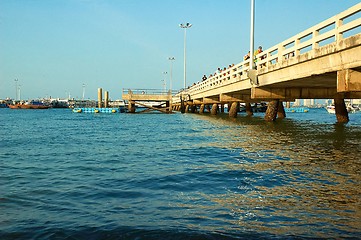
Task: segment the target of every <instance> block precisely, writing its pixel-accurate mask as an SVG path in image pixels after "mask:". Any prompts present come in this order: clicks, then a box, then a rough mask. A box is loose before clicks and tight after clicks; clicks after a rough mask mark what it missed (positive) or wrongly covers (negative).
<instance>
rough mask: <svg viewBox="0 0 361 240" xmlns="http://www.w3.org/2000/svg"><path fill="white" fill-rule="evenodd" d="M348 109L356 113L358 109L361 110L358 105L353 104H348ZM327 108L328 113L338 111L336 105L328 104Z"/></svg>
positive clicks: (349, 111)
mask: <svg viewBox="0 0 361 240" xmlns="http://www.w3.org/2000/svg"><path fill="white" fill-rule="evenodd" d="M346 109H347V112H348V113H355V112H357V111H359V110H360V109H359V108H358V107H356V106H353V105H352V104H347V105H346ZM326 110H327V112H328V113H331V114H335V113H336V110H335V105H328V106H327V107H326Z"/></svg>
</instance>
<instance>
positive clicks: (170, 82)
mask: <svg viewBox="0 0 361 240" xmlns="http://www.w3.org/2000/svg"><path fill="white" fill-rule="evenodd" d="M168 60H169V61H170V80H169V90H170V92H171V94H172V82H173V79H172V78H173V61H174V60H175V58H174V57H169V58H168Z"/></svg>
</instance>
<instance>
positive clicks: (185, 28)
mask: <svg viewBox="0 0 361 240" xmlns="http://www.w3.org/2000/svg"><path fill="white" fill-rule="evenodd" d="M179 26H180V27H181V28H183V29H184V89H186V85H187V77H186V37H187V28H190V27H192V24H190V23H181V24H179Z"/></svg>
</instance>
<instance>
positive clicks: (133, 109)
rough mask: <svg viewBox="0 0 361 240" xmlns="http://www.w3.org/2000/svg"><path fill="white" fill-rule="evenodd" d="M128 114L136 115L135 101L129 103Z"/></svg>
mask: <svg viewBox="0 0 361 240" xmlns="http://www.w3.org/2000/svg"><path fill="white" fill-rule="evenodd" d="M128 112H130V113H135V103H134V102H133V101H129V103H128Z"/></svg>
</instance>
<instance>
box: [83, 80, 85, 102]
mask: <svg viewBox="0 0 361 240" xmlns="http://www.w3.org/2000/svg"><path fill="white" fill-rule="evenodd" d="M84 97H85V84H84V83H83V101H84Z"/></svg>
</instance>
